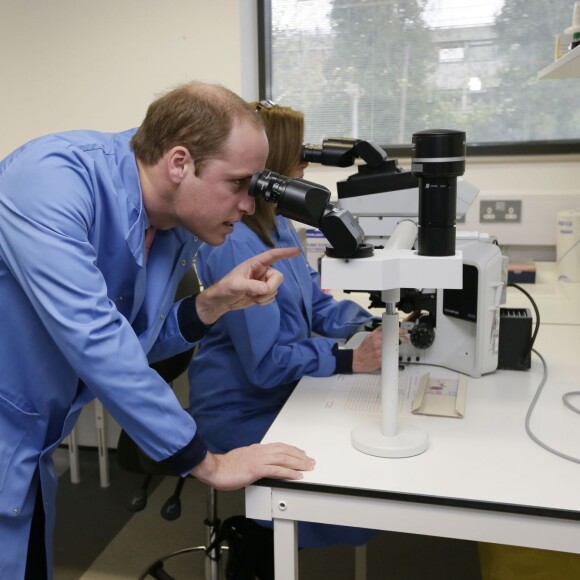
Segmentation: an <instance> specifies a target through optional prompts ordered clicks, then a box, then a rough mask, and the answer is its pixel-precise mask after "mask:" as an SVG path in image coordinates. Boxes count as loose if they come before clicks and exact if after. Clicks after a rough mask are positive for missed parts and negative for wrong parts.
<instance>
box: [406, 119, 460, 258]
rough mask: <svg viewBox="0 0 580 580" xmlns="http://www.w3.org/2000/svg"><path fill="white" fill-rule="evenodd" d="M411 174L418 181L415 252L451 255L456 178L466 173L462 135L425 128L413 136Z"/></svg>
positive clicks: (456, 132)
mask: <svg viewBox="0 0 580 580" xmlns="http://www.w3.org/2000/svg"><path fill="white" fill-rule="evenodd" d="M411 172H412V173H413V175H415V176H416V177H417V178H418V179H419V237H418V253H419V254H420V255H422V256H452V255H454V254H455V237H456V231H455V218H456V211H457V210H456V208H457V177H458V176H460V175H463V173H464V172H465V132H463V131H454V130H451V129H428V130H426V131H419V132H418V133H414V134H413V142H412V149H411Z"/></svg>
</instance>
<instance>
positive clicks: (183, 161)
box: [167, 145, 193, 184]
mask: <svg viewBox="0 0 580 580" xmlns="http://www.w3.org/2000/svg"><path fill="white" fill-rule="evenodd" d="M192 167H193V159H192V158H191V155H190V154H189V151H188V150H187V148H186V147H183V146H182V145H177V146H175V147H173V148H171V149H170V150H169V152H168V154H167V170H168V173H169V178H170V179H171V181H172V182H173V183H176V184H177V183H181V181H182V180H183V178H184V177H185V174H186V172H187V171H188V170H191V169H192Z"/></svg>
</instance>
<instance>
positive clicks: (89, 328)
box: [0, 130, 205, 578]
mask: <svg viewBox="0 0 580 580" xmlns="http://www.w3.org/2000/svg"><path fill="white" fill-rule="evenodd" d="M133 133H134V130H132V131H127V132H124V133H118V134H102V133H96V132H89V131H74V132H69V133H63V134H60V135H52V136H47V137H42V138H40V139H37V140H34V141H32V142H30V143H28V144H26V145H24V146H23V147H21V148H20V149H18V150H16V151H15V152H14V153H12V154H11V155H10V156H8V157H7V158H6V159H4V160H3V161H1V162H0V321H1V322H0V324H1V326H0V328H1V330H0V334H1V339H0V546H2V549H1V550H0V578H22V577H24V566H25V563H26V550H27V542H28V535H29V529H30V522H31V516H32V513H33V508H34V502H35V497H36V494H37V489H38V484H39V483H40V484H41V485H42V495H43V498H44V506H45V511H46V545H47V562H48V569H49V575H50V576H51V575H52V568H53V561H52V552H51V544H52V530H53V526H54V515H55V514H54V504H55V495H56V475H55V469H54V465H53V463H52V459H51V457H52V453H53V451H54V449H55V448H56V447H57V446H58V445H59V444H60V443H61V441H62V440H63V439H64V438H65V437H66V436H67V435H68V434H69V433H70V431H71V429H72V428H73V426H74V424H75V421H76V419H77V417H78V415H79V413H80V411H81V409H82V407H83V406H84V405H85V404H86V403H87V402H89V401H91V400H92V399H93V398H94V397H98V398H99V399H100V400H101V402H102V403H103V404H104V406H105V407H106V409H107V410H108V411H109V412H110V413H111V415H112V416H113V417H114V418H115V419H116V420H117V421H118V422H119V423H120V425H121V426H122V427H123V428H125V429H126V431H127V432H128V433H129V435H130V436H131V437H132V438H133V439H134V440H135V441H136V442H137V444H138V445H139V446H140V447H141V448H142V449H143V450H144V451H145V452H146V453H148V454H149V455H150V456H151V457H152V458H153V459H156V460H164V459H168V460H169V461H170V462H171V463H172V464H173V466H174V467H175V468H176V469H177V470H178V471H179V472H180V473H181V472H183V473H185V472H188V471H189V469H191V468H192V467H193V466H194V465H195V464H196V463H197V462H198V461H199V460H200V459H201V458H202V457H203V455H204V453H205V446H204V444H203V442H202V441H201V439H200V438H199V435H197V432H196V425H195V422H194V421H193V420H192V418H191V416H190V415H189V414H188V413H187V412H185V411H183V409H182V408H181V406H180V404H179V402H178V401H177V399H176V398H175V396H174V394H173V393H172V391H171V389H169V388H168V386H167V385H166V384H165V382H164V381H163V380H162V379H161V378H160V377H159V375H158V374H157V373H156V372H155V371H153V370H151V369H150V368H149V366H148V362H154V361H156V360H162V359H164V358H167V357H168V356H170V355H173V354H176V353H178V352H182V351H184V350H186V349H188V348H190V347H191V346H192V345H191V343H189V342H187V341H186V340H185V339H184V338H183V336H182V335H181V333H180V330H179V326H178V322H177V317H176V312H177V305H175V304H174V303H173V300H174V297H175V291H176V288H177V285H178V283H179V281H180V279H181V278H182V276H183V275H184V274H185V272H186V270H187V268H189V267H191V263H192V259H193V255H194V253H195V251H196V249H197V247H198V244H199V242H198V241H197V240H196V239H195V237H194V236H193V235H192V234H190V233H188V232H186V231H184V230H181V229H174V230H167V231H164V232H161V231H160V232H158V233H157V237H156V239H155V243H154V245H153V247H152V250H151V252H150V254H149V260H148V263H147V268H145V256H144V232H145V229H146V228H147V227H148V225H149V222H148V218H147V215H146V214H145V211H144V208H143V205H142V193H141V187H140V183H139V178H138V172H137V165H136V161H135V155H134V153H133V151H132V149H131V146H130V139H131V137H132V135H133ZM147 357H148V358H149V361H148V360H147ZM38 475H39V477H38Z"/></svg>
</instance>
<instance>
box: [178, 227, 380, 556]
mask: <svg viewBox="0 0 580 580" xmlns="http://www.w3.org/2000/svg"><path fill="white" fill-rule="evenodd" d="M277 224H278V227H277V232H274V235H273V237H274V242H275V245H276V246H278V247H293V246H300V241H299V239H298V237H297V235H296V232H295V231H294V228H293V227H292V225H291V224H290V223H289V221H288V220H287V219H286V218H284V217H281V216H278V217H277ZM267 249H268V247H267V246H266V245H265V244H264V243H263V242H262V241H261V240H260V239H259V238H258V236H257V235H256V234H255V233H254V232H252V230H250V228H248V227H247V226H246V225H245V224H244V223H237V224H236V225H235V228H234V232H233V234H231V235H230V236H228V238H227V240H226V242H225V243H224V244H223V245H221V246H218V247H215V248H213V247H211V246H208V245H206V244H203V245H202V246H201V247H200V249H199V252H198V254H197V258H196V266H197V272H198V276H199V278H200V280H201V281H202V283H203V284H204V285H208V284H213V283H214V282H215V281H216V280H218V279H219V278H221V277H223V276H224V275H225V274H226V273H227V272H229V271H230V270H231V269H232V268H233V267H235V266H236V265H238V264H239V263H241V262H242V261H244V260H246V259H247V258H249V257H251V256H254V255H256V254H257V253H260V252H263V251H265V250H267ZM274 267H276V268H277V269H279V270H280V271H281V272H282V273H283V274H284V282H283V284H282V285H281V286H280V288H279V289H278V294H277V296H276V300H275V301H274V302H273V303H272V304H270V305H268V306H251V307H250V308H246V309H245V310H236V311H232V312H228V313H226V314H225V315H224V316H222V317H221V318H220V319H219V320H218V321H217V322H216V323H215V325H214V326H213V327H212V328H211V330H210V331H209V333H208V334H207V335H206V336H205V337H204V338H203V340H202V342H201V346H200V350H199V351H198V352H197V353H196V355H195V357H194V359H193V361H192V363H191V365H190V368H189V382H190V411H191V413H192V415H193V417H194V418H195V420H196V423H197V425H198V429H199V432H200V434H201V436H202V438H203V439H204V441H206V443H207V445H208V446H209V448H210V449H213V450H215V451H218V452H226V451H229V450H230V449H233V448H236V447H241V446H245V445H250V444H252V443H258V442H259V441H260V440H261V439H262V437H263V436H264V435H265V433H266V431H267V430H268V428H269V427H270V425H271V424H272V422H273V421H274V419H275V418H276V415H277V414H278V412H279V411H280V409H281V408H282V406H283V405H284V403H285V402H286V400H287V399H288V397H289V396H290V394H291V393H292V391H293V389H294V387H295V386H296V384H297V382H298V381H299V380H300V379H301V378H302V377H303V376H305V375H308V376H314V377H327V376H330V375H332V374H334V373H335V370H336V358H335V356H334V355H333V353H332V349H333V347H334V345H335V344H336V342H337V341H336V339H344V338H347V337H348V336H349V335H350V334H352V333H353V332H354V331H355V330H356V329H357V328H358V327H359V326H360V325H361V324H365V323H368V322H369V321H370V320H371V319H372V315H371V314H370V313H369V312H367V311H366V310H365V309H364V308H361V307H360V306H358V305H357V304H356V303H354V302H352V301H350V300H342V301H337V300H335V299H334V298H333V297H332V296H331V295H330V294H328V293H326V292H323V291H322V290H321V288H320V277H319V275H318V273H317V272H316V271H315V270H313V269H312V268H311V267H310V266H309V264H308V262H307V260H306V257H305V255H304V254H303V253H302V254H300V255H299V256H297V257H295V258H291V259H287V260H282V261H280V262H277V263H276V264H275V265H274ZM313 333H314V334H317V335H318V336H313ZM306 451H308V450H306ZM375 533H376V532H371V531H368V530H357V529H355V528H343V527H339V526H320V525H304V524H302V523H301V525H300V527H299V543H300V546H302V547H315V546H322V545H328V544H335V543H348V544H362V543H364V542H366V541H367V540H368V539H369V538H370V537H371V536H373V535H374V534H375Z"/></svg>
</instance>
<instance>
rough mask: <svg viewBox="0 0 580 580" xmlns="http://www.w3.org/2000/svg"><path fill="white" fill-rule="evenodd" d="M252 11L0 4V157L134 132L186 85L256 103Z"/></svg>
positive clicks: (76, 0) (87, 0)
mask: <svg viewBox="0 0 580 580" xmlns="http://www.w3.org/2000/svg"><path fill="white" fill-rule="evenodd" d="M242 11H243V12H242ZM254 14H255V1H254V0H212V1H211V2H202V1H198V0H164V1H160V0H98V1H95V0H2V1H1V2H0V54H1V55H2V61H1V62H2V64H1V68H0V78H1V82H0V87H1V89H0V127H1V129H0V158H2V157H4V156H5V155H6V154H7V153H9V152H10V151H11V150H12V149H14V148H15V147H17V146H18V145H20V144H21V143H23V142H24V141H27V140H28V139H30V138H33V137H36V136H38V135H41V134H45V133H50V132H54V131H61V130H66V129H80V128H83V129H98V130H105V131H117V130H124V129H127V128H129V127H133V126H136V125H138V124H139V123H140V122H141V120H142V118H143V116H144V114H145V111H146V109H147V106H148V104H149V103H150V102H151V101H152V100H153V99H154V98H155V96H156V95H157V94H159V93H161V92H164V91H165V90H166V89H169V88H171V87H172V86H174V85H176V84H179V83H182V82H185V81H188V80H193V79H197V80H202V81H208V82H217V83H220V84H223V85H225V86H227V87H228V88H230V89H232V90H234V91H235V92H237V93H239V94H241V95H242V96H244V97H245V98H247V99H255V98H256V97H257V93H258V89H257V81H256V79H257V75H256V72H255V71H256V69H257V57H256V51H257V48H256V47H257V41H256V34H255V28H254V29H253V30H252V28H251V27H252V26H254V27H255V26H256V24H255V17H254V16H253V15H254ZM242 26H243V27H244V29H243V30H242ZM242 60H244V61H246V62H248V63H249V66H245V65H244V66H242Z"/></svg>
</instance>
